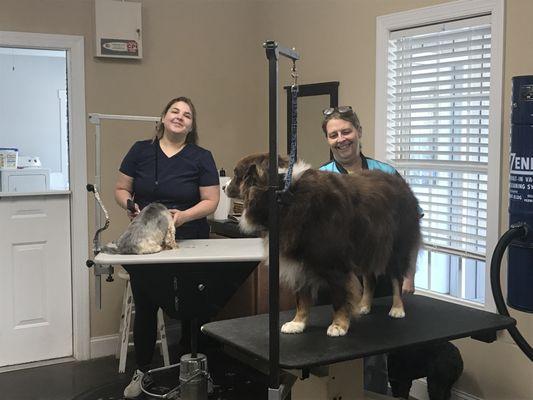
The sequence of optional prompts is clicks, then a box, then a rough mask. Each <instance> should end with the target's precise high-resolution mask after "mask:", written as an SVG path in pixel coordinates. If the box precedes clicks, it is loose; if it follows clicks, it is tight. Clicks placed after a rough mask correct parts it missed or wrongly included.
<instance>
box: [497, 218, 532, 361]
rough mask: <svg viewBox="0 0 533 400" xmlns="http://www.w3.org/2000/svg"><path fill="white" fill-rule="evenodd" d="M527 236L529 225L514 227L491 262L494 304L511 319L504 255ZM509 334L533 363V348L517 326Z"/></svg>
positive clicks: (501, 242) (498, 244) (503, 237)
mask: <svg viewBox="0 0 533 400" xmlns="http://www.w3.org/2000/svg"><path fill="white" fill-rule="evenodd" d="M526 236H527V225H526V224H525V223H519V224H516V225H512V226H511V228H509V230H508V231H507V232H505V233H504V234H503V236H502V237H501V238H500V240H498V243H497V244H496V247H495V248H494V253H492V260H491V262H490V286H491V288H492V294H493V296H494V302H495V303H496V308H497V309H498V312H499V313H500V314H501V315H505V316H506V317H509V316H510V315H509V311H508V310H507V306H506V305H505V301H504V299H503V294H502V287H501V282H500V271H501V264H502V258H503V254H504V253H505V250H506V249H507V247H508V246H509V245H510V244H511V242H512V241H513V240H515V239H518V238H525V237H526ZM507 330H508V331H509V334H510V335H511V337H512V338H513V339H514V341H515V342H516V344H517V345H518V347H519V348H520V350H522V351H523V353H524V354H525V355H526V356H527V357H529V359H530V360H531V361H533V348H531V346H530V345H529V343H528V342H527V341H526V339H524V337H523V336H522V334H521V333H520V332H519V331H518V328H517V327H516V326H512V327H510V328H507Z"/></svg>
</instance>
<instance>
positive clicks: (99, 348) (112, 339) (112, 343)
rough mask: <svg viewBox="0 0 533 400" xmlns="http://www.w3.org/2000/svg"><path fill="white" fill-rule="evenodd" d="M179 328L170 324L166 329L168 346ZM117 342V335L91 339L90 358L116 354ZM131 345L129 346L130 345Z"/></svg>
mask: <svg viewBox="0 0 533 400" xmlns="http://www.w3.org/2000/svg"><path fill="white" fill-rule="evenodd" d="M178 330H179V327H178V325H177V324H170V325H167V327H166V335H167V340H168V344H169V345H171V344H172V339H171V338H173V337H177V332H178ZM118 341H119V335H118V333H116V334H114V335H104V336H96V337H92V338H91V345H90V347H91V348H90V358H91V359H93V358H100V357H107V356H112V355H115V354H116V351H117V346H118ZM130 345H131V344H130Z"/></svg>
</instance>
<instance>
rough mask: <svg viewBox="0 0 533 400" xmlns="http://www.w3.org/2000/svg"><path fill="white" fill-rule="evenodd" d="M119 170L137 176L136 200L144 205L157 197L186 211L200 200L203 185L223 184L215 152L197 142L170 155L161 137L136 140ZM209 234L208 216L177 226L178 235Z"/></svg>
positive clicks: (194, 235)
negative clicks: (160, 140) (219, 175)
mask: <svg viewBox="0 0 533 400" xmlns="http://www.w3.org/2000/svg"><path fill="white" fill-rule="evenodd" d="M156 157H157V159H156ZM156 161H157V162H156ZM119 170H120V172H122V173H123V174H125V175H127V176H129V177H132V178H133V194H134V198H135V202H136V203H137V204H138V205H139V207H140V208H141V209H143V208H144V207H146V206H147V205H148V204H150V203H153V202H155V201H157V202H159V203H162V204H164V205H165V206H166V207H167V208H175V209H178V210H182V211H183V210H186V209H188V208H191V207H193V206H195V205H196V204H198V203H199V202H200V190H199V188H200V186H215V185H218V184H219V179H218V172H217V168H216V165H215V161H214V160H213V156H212V155H211V152H210V151H208V150H206V149H203V148H202V147H200V146H197V145H195V144H186V145H185V147H184V148H183V149H182V150H181V151H180V152H179V153H177V154H175V155H173V156H172V157H167V155H166V154H165V153H164V152H163V151H162V150H161V148H160V147H159V141H157V140H156V141H155V142H154V141H152V140H151V139H150V140H142V141H139V142H136V143H135V144H134V145H133V146H132V147H131V149H130V150H129V152H128V154H126V156H125V157H124V160H122V164H121V165H120V168H119ZM208 237H209V225H208V223H207V219H206V218H205V217H204V218H200V219H197V220H194V221H189V222H187V223H185V224H183V225H182V226H180V227H178V228H176V238H177V239H206V238H208Z"/></svg>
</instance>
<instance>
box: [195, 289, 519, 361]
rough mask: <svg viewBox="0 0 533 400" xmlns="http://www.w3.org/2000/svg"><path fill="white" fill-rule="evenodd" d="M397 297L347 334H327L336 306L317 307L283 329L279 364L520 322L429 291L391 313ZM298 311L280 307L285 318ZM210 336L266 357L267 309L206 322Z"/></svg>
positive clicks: (343, 356)
mask: <svg viewBox="0 0 533 400" xmlns="http://www.w3.org/2000/svg"><path fill="white" fill-rule="evenodd" d="M391 302H392V299H391V298H390V297H383V298H379V299H375V300H374V305H373V307H372V311H371V313H370V314H368V315H364V316H362V317H360V318H358V319H352V324H351V326H350V330H349V331H348V334H347V335H346V336H344V337H336V338H332V337H328V336H327V335H326V329H327V327H328V326H329V324H330V323H331V319H332V314H333V312H332V308H331V306H318V307H313V308H312V310H311V317H310V321H309V324H308V326H307V328H306V330H305V332H304V333H301V334H297V335H291V334H280V367H281V368H287V369H303V368H309V367H314V366H320V365H329V364H333V363H337V362H341V361H347V360H353V359H356V358H361V357H365V356H368V355H372V354H380V353H386V352H389V351H391V350H395V349H401V348H406V347H410V346H417V345H424V344H431V343H438V342H443V341H447V340H453V339H459V338H462V337H469V336H472V335H478V334H486V333H491V332H495V331H497V330H501V329H505V328H508V327H511V326H513V325H515V324H516V321H515V320H514V319H513V318H510V317H504V316H501V315H499V314H493V313H489V312H486V311H480V310H476V309H473V308H470V307H466V306H461V305H457V304H453V303H449V302H445V301H441V300H436V299H433V298H429V297H426V296H418V295H414V296H404V304H405V312H406V317H405V318H402V319H394V318H391V317H389V316H388V312H389V309H390V305H391ZM293 316H294V311H287V312H282V313H280V323H281V324H283V323H284V322H287V321H290V320H291V319H292V318H293ZM202 331H203V332H204V333H206V334H207V335H209V336H212V337H213V338H215V339H217V340H219V341H221V342H223V343H224V344H226V345H229V346H232V347H235V348H236V349H238V350H240V351H243V352H245V353H247V354H249V355H252V356H254V357H258V358H259V359H261V360H263V361H268V354H269V348H268V314H261V315H256V316H252V317H244V318H237V319H231V320H225V321H218V322H211V323H208V324H205V325H204V326H203V327H202Z"/></svg>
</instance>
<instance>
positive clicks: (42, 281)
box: [0, 194, 72, 367]
mask: <svg viewBox="0 0 533 400" xmlns="http://www.w3.org/2000/svg"><path fill="white" fill-rule="evenodd" d="M69 197H70V196H69V195H66V194H64V195H59V194H58V195H43V196H21V197H2V198H1V200H0V221H2V224H1V229H0V315H1V316H2V318H0V367H1V366H6V365H13V364H21V363H26V362H32V361H39V360H47V359H51V358H58V357H65V356H71V355H72V301H71V299H72V289H71V270H70V263H71V261H70V260H71V257H70V235H69V234H68V232H70V213H69V212H68V210H69ZM65 233H67V234H65Z"/></svg>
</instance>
